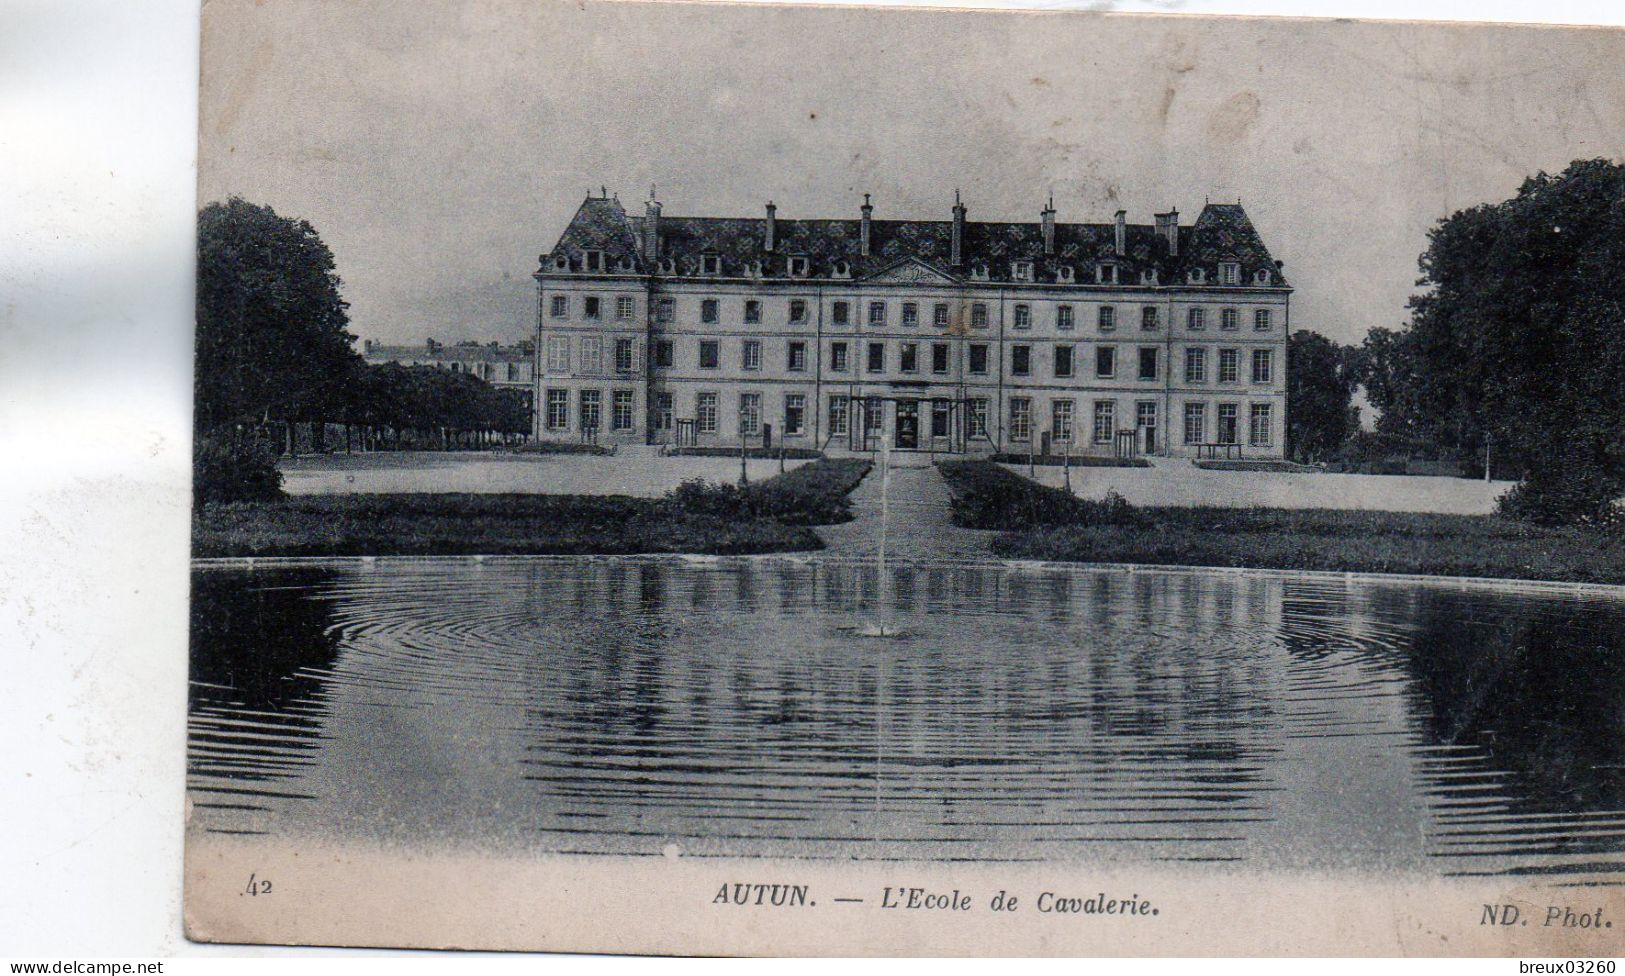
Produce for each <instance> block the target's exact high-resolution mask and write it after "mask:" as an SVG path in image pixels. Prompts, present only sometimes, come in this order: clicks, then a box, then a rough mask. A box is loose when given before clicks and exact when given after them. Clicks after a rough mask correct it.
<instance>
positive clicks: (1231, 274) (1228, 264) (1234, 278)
mask: <svg viewBox="0 0 1625 976" xmlns="http://www.w3.org/2000/svg"><path fill="white" fill-rule="evenodd" d="M1219 284H1221V285H1239V284H1241V265H1239V264H1237V263H1236V262H1234V261H1221V262H1219Z"/></svg>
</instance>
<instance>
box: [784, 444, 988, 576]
mask: <svg viewBox="0 0 1625 976" xmlns="http://www.w3.org/2000/svg"><path fill="white" fill-rule="evenodd" d="M880 484H881V476H880V469H879V467H878V466H877V467H876V468H875V469H874V470H873V471H871V472H869V475H868V477H866V478H864V479H863V481H862V483H860V484H859V485H858V487H857V488H855V489H853V491H852V494H851V496H850V497H851V499H852V511H853V514H855V515H856V516H857V517H856V518H854V519H853V520H852V521H850V522H846V523H843V524H841V525H824V526H819V527H818V528H817V529H815V530H814V531H816V532H817V533H818V534H819V535H820V536H821V537H823V540H824V544H825V545H826V546H827V547H828V548H826V549H825V550H824V552H826V553H828V554H829V555H832V556H840V557H859V558H864V559H873V558H874V557H875V556H876V555H877V554H878V553H879V551H880ZM949 498H950V495H949V493H948V483H947V482H946V481H944V480H943V479H942V475H940V474H938V473H937V469H936V468H935V467H909V468H897V467H894V468H892V474H891V490H890V498H889V504H888V506H887V507H888V509H889V514H890V519H889V521H888V527H887V532H886V558H887V559H897V560H902V561H909V560H942V559H987V558H991V557H992V552H991V551H990V550H989V548H988V547H989V544H990V543H991V541H992V538H993V536H994V535H996V534H997V533H994V532H984V531H980V530H976V529H962V528H959V527H958V526H956V525H954V524H953V522H952V520H951V519H950V517H949V509H948V502H949Z"/></svg>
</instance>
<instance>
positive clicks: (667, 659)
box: [189, 557, 1625, 884]
mask: <svg viewBox="0 0 1625 976" xmlns="http://www.w3.org/2000/svg"><path fill="white" fill-rule="evenodd" d="M881 583H882V581H881V580H880V579H879V578H878V577H877V574H876V571H875V568H874V567H873V566H872V565H863V564H857V563H841V562H836V561H825V560H819V559H816V558H811V559H788V558H766V559H719V560H698V559H696V560H687V559H680V558H661V557H648V558H642V557H630V558H579V559H569V558H565V559H503V560H498V559H493V560H488V561H485V562H483V563H476V562H472V561H468V560H428V561H413V560H398V561H397V560H378V561H376V562H372V563H363V562H360V561H353V562H335V563H330V564H322V565H313V566H300V567H293V568H255V569H243V568H226V567H210V566H202V565H200V566H199V567H198V568H196V569H194V572H193V610H192V640H193V647H194V651H193V676H192V677H193V681H192V685H191V700H190V722H189V737H190V750H189V790H190V795H191V800H192V803H193V821H192V823H193V828H194V829H199V830H205V831H209V832H217V833H225V834H244V835H258V834H273V835H276V836H278V837H283V838H297V837H301V836H310V837H318V838H329V839H333V838H339V839H361V840H367V841H373V842H379V843H385V844H404V845H420V844H433V845H445V846H452V847H463V848H473V849H479V850H494V851H501V852H576V853H618V854H639V855H650V856H659V855H662V854H667V855H669V854H671V853H673V852H677V851H680V852H681V853H682V854H683V855H684V856H690V857H708V856H735V855H778V856H798V857H818V858H864V859H932V860H956V859H971V858H973V859H978V860H1000V859H1005V860H1030V859H1045V860H1056V859H1060V860H1073V861H1091V862H1150V861H1182V862H1189V861H1199V862H1220V863H1226V864H1241V865H1255V866H1263V867H1286V868H1293V867H1303V868H1324V867H1337V868H1345V869H1353V870H1378V871H1407V872H1421V873H1428V874H1447V875H1482V874H1498V873H1516V874H1528V875H1535V876H1539V877H1542V878H1545V879H1547V880H1549V881H1551V882H1552V883H1554V884H1597V883H1603V884H1606V883H1611V882H1612V883H1619V882H1622V881H1625V776H1622V775H1621V768H1622V762H1625V759H1622V755H1625V599H1621V598H1619V597H1618V596H1617V595H1613V594H1609V593H1595V592H1594V593H1591V594H1589V595H1588V594H1586V593H1582V592H1564V591H1560V590H1541V589H1539V588H1529V589H1517V588H1490V587H1483V586H1476V585H1469V584H1452V583H1428V582H1415V581H1370V580H1356V579H1348V580H1345V579H1341V578H1327V577H1321V578H1291V577H1282V576H1269V575H1250V574H1242V573H1232V572H1209V571H1201V570H1195V571H1188V572H1181V571H1169V572H1159V571H1145V570H1140V571H1130V570H1127V569H1123V570H1111V569H1090V568H1066V567H1033V566H1014V565H1001V564H978V565H972V564H943V565H903V566H898V567H895V568H894V569H892V570H889V571H888V576H887V579H886V580H885V581H884V586H882V585H881ZM882 601H884V608H883V607H882V606H881V602H882ZM882 609H884V610H885V615H886V617H887V619H888V621H889V623H890V625H892V626H895V627H899V628H901V630H902V631H903V636H902V637H900V638H895V639H873V638H866V637H863V636H861V635H860V634H857V633H854V632H853V628H854V625H857V624H862V623H863V622H865V621H868V620H870V619H873V618H874V617H875V616H876V615H877V614H879V613H880V612H881V611H882Z"/></svg>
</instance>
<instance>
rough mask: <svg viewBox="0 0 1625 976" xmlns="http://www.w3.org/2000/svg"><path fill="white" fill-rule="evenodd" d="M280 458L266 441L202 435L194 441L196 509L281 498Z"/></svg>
mask: <svg viewBox="0 0 1625 976" xmlns="http://www.w3.org/2000/svg"><path fill="white" fill-rule="evenodd" d="M276 459H277V453H276V449H275V448H273V447H272V446H271V445H270V444H268V443H267V442H265V441H263V440H258V439H247V440H225V439H222V438H218V437H214V436H210V435H207V434H199V435H198V436H197V437H196V438H195V439H194V440H193V441H192V507H193V508H194V509H199V508H202V507H204V506H205V505H213V504H218V503H221V502H255V501H270V500H272V499H276V498H281V497H282V472H281V471H279V470H277V466H276Z"/></svg>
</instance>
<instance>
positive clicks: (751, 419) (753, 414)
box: [739, 393, 762, 437]
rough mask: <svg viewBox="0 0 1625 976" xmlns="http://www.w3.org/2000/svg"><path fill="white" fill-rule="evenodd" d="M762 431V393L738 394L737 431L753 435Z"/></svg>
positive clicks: (747, 435) (748, 435)
mask: <svg viewBox="0 0 1625 976" xmlns="http://www.w3.org/2000/svg"><path fill="white" fill-rule="evenodd" d="M761 431H762V395H761V394H760V393H741V394H739V433H740V434H742V435H744V436H746V437H754V436H756V435H757V434H759V433H761Z"/></svg>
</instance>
